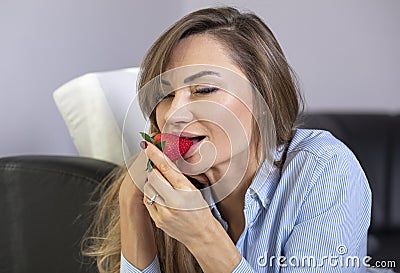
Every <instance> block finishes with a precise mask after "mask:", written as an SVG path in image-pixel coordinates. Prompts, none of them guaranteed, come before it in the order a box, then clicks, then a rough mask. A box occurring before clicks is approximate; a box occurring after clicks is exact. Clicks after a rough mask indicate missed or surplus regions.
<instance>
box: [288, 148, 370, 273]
mask: <svg viewBox="0 0 400 273" xmlns="http://www.w3.org/2000/svg"><path fill="white" fill-rule="evenodd" d="M321 161H322V162H319V164H317V167H316V170H315V172H314V175H313V177H311V180H310V183H309V184H308V187H309V188H308V191H307V195H306V197H305V199H304V200H303V203H302V205H301V207H300V212H299V215H298V218H297V219H296V223H295V226H294V228H293V230H292V232H291V234H290V236H289V238H288V240H287V242H286V243H285V245H284V248H283V252H284V253H282V255H283V256H284V257H285V261H284V266H282V267H281V270H280V272H365V266H364V265H363V258H364V257H365V256H366V255H367V253H366V252H367V249H366V246H367V233H368V227H369V224H370V223H369V222H370V213H371V191H370V188H369V185H368V181H367V179H366V177H365V174H364V172H363V170H362V168H361V166H360V165H359V163H358V161H357V159H356V158H355V156H354V155H353V153H352V152H351V151H350V150H347V149H339V150H335V151H330V156H327V157H326V159H324V160H321Z"/></svg>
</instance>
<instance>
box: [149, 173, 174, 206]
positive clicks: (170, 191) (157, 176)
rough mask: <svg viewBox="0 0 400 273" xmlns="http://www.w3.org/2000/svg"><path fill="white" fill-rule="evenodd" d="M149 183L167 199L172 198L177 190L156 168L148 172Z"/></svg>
mask: <svg viewBox="0 0 400 273" xmlns="http://www.w3.org/2000/svg"><path fill="white" fill-rule="evenodd" d="M147 183H148V184H149V185H151V187H152V188H153V189H154V190H155V191H156V192H158V193H159V194H160V195H161V196H163V197H164V198H165V199H168V198H171V197H172V195H174V194H175V191H176V190H175V189H174V188H173V187H172V185H171V184H170V183H169V182H168V180H167V179H166V178H165V177H164V176H163V175H162V174H161V172H160V171H159V170H158V169H156V168H154V169H153V170H152V171H151V172H150V173H149V174H148V182H147Z"/></svg>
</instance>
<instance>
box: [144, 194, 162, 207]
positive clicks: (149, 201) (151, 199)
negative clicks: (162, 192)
mask: <svg viewBox="0 0 400 273" xmlns="http://www.w3.org/2000/svg"><path fill="white" fill-rule="evenodd" d="M158 196H159V195H158V194H154V195H153V197H151V198H150V199H148V200H147V201H146V203H147V205H149V206H151V205H153V203H154V201H155V200H156V198H157V197H158Z"/></svg>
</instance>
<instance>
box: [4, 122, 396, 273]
mask: <svg viewBox="0 0 400 273" xmlns="http://www.w3.org/2000/svg"><path fill="white" fill-rule="evenodd" d="M302 120H303V124H302V125H301V127H305V128H321V129H328V130H330V131H331V132H332V133H333V134H334V135H336V136H337V137H338V138H339V139H341V140H342V141H343V142H345V143H346V144H347V145H348V146H349V147H350V148H351V149H352V150H353V152H354V153H355V154H356V156H357V157H358V159H359V160H360V162H361V165H362V166H363V168H364V169H365V171H366V174H367V176H368V178H369V181H370V184H371V189H372V193H373V208H372V225H371V229H370V240H369V246H368V248H369V249H368V252H369V255H370V256H372V257H373V258H374V260H384V261H389V260H395V261H396V265H397V267H398V266H400V211H399V208H400V198H399V196H400V116H389V115H366V114H359V115H356V114H314V115H309V116H307V117H304V118H303V119H302ZM113 167H115V165H113V164H111V163H107V162H103V161H99V160H94V159H89V158H81V157H66V156H18V157H8V158H1V159H0V217H1V225H0V246H1V248H0V272H2V273H34V272H35V273H36V272H37V273H41V272H68V273H71V272H96V270H95V268H94V266H91V265H90V264H89V263H88V261H87V260H86V259H84V258H83V257H82V256H80V254H79V249H80V239H81V237H82V235H83V234H84V232H85V230H86V228H87V226H88V224H89V222H90V221H91V216H90V215H91V213H90V206H89V205H88V202H87V201H88V200H89V198H90V193H91V192H92V191H93V189H94V188H95V186H96V185H97V184H98V183H99V182H100V181H101V180H102V178H103V177H105V176H106V175H107V174H108V173H109V172H110V171H111V170H112V168H113Z"/></svg>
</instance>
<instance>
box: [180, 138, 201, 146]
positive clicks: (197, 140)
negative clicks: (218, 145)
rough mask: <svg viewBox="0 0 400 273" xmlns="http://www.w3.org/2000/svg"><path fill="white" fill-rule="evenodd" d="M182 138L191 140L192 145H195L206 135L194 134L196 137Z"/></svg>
mask: <svg viewBox="0 0 400 273" xmlns="http://www.w3.org/2000/svg"><path fill="white" fill-rule="evenodd" d="M183 138H185V139H188V140H191V141H192V142H193V145H195V144H196V143H198V142H200V141H202V140H203V139H205V138H206V137H205V136H196V137H183Z"/></svg>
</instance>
